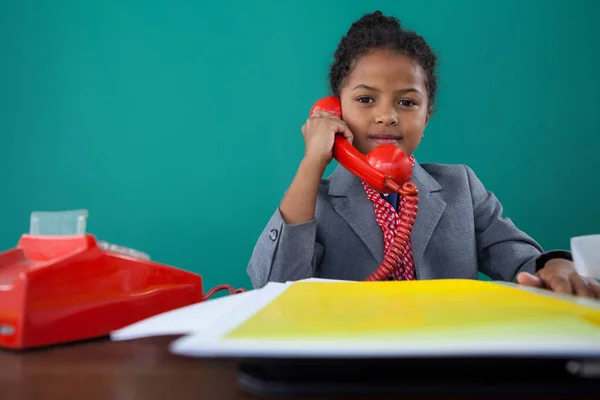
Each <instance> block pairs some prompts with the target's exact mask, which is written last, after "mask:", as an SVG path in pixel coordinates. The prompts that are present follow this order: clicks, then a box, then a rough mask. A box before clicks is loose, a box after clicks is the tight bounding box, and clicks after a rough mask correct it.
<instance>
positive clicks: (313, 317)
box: [171, 280, 600, 357]
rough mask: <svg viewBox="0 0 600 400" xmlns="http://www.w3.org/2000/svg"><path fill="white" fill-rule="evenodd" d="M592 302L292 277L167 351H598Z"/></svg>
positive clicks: (508, 291)
mask: <svg viewBox="0 0 600 400" xmlns="http://www.w3.org/2000/svg"><path fill="white" fill-rule="evenodd" d="M248 303H253V304H248ZM594 304H595V303H594V302H590V305H583V304H580V303H577V302H573V301H568V300H565V299H563V298H560V297H553V296H546V295H541V294H538V293H534V292H530V291H524V290H521V289H520V288H518V287H510V286H507V285H501V284H497V283H494V282H483V281H474V280H434V281H412V282H370V283H367V282H296V283H293V284H291V283H289V284H286V285H284V286H280V287H278V290H276V291H271V292H270V293H269V292H268V291H263V292H262V297H261V298H260V299H258V298H257V300H256V303H255V301H254V300H253V299H250V301H247V302H246V303H245V304H244V306H243V307H241V308H239V309H237V310H233V311H232V312H230V313H228V314H227V318H225V319H221V320H220V322H219V324H214V325H213V326H212V327H211V328H210V329H209V330H205V331H203V332H202V333H196V334H192V335H190V336H187V337H185V338H182V339H179V340H177V341H175V342H174V343H173V344H172V346H171V350H172V351H173V352H174V353H176V354H182V355H190V356H213V357H214V356H235V357H249V356H252V357H328V356H335V357H339V356H343V357H363V356H364V357H374V356H379V357H381V356H383V357H389V356H407V355H410V356H421V355H436V356H448V355H482V354H483V355H548V356H559V355H567V356H599V357H600V308H599V307H597V306H594Z"/></svg>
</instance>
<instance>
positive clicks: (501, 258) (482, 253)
mask: <svg viewBox="0 0 600 400" xmlns="http://www.w3.org/2000/svg"><path fill="white" fill-rule="evenodd" d="M465 168H466V170H467V177H468V180H469V186H470V190H471V198H472V201H473V214H474V221H475V237H476V241H477V259H478V268H479V270H480V271H481V272H483V273H484V274H486V275H488V276H489V277H490V278H492V279H495V280H503V281H516V277H517V274H518V273H519V272H530V273H535V272H536V260H537V259H538V258H539V257H540V256H541V255H542V254H544V253H543V250H542V248H541V246H540V245H539V244H538V243H537V242H536V241H535V240H533V239H532V238H531V237H529V236H528V235H527V234H526V233H525V232H523V231H521V230H519V229H518V228H517V227H516V226H515V225H514V224H513V222H512V221H511V220H510V219H508V218H505V217H503V215H502V205H501V204H500V202H499V201H498V199H497V198H496V196H495V195H494V194H493V193H491V192H489V191H487V190H486V189H485V187H484V186H483V184H482V183H481V181H480V180H479V179H478V178H477V176H476V175H475V173H474V172H473V171H472V170H471V169H470V168H469V167H467V166H465Z"/></svg>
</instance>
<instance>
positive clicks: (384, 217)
mask: <svg viewBox="0 0 600 400" xmlns="http://www.w3.org/2000/svg"><path fill="white" fill-rule="evenodd" d="M410 164H411V165H412V166H414V165H415V158H414V157H413V156H410ZM362 184H363V187H364V188H365V192H366V193H367V197H368V198H369V200H371V201H372V202H373V205H374V206H375V216H376V217H377V224H379V226H380V227H381V230H382V232H383V244H384V249H383V250H384V252H385V254H387V252H388V251H389V248H390V245H391V244H392V242H393V241H394V237H395V236H396V229H397V227H398V224H399V222H400V212H402V208H403V207H404V202H405V199H404V196H402V195H400V194H398V197H399V199H400V207H399V210H398V212H396V210H394V207H393V206H392V205H391V204H390V203H389V202H388V201H387V200H385V199H383V198H382V197H381V194H380V193H379V192H377V191H376V190H375V189H373V188H372V187H371V186H369V185H368V184H367V183H366V182H365V181H362ZM392 278H393V279H394V280H398V281H399V280H405V281H411V280H414V279H415V264H414V261H413V256H412V247H411V245H410V241H409V242H408V245H407V246H406V248H405V249H404V254H403V255H402V257H401V258H400V260H399V261H398V265H397V266H396V268H395V269H394V272H393V273H392Z"/></svg>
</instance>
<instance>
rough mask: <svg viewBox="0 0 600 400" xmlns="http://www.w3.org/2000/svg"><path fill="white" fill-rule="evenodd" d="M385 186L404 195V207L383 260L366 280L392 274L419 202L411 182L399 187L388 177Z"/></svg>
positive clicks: (383, 279)
mask: <svg viewBox="0 0 600 400" xmlns="http://www.w3.org/2000/svg"><path fill="white" fill-rule="evenodd" d="M386 186H387V187H388V188H390V189H392V190H393V191H395V192H396V193H398V194H400V195H402V196H404V200H405V202H404V207H403V208H402V211H401V212H400V226H398V231H397V232H396V237H394V241H393V242H392V244H391V246H390V249H389V250H388V253H387V254H386V255H385V257H384V258H383V262H382V263H381V265H380V266H379V267H378V268H377V270H375V272H373V273H372V274H371V275H370V276H369V277H368V278H367V279H365V280H366V281H385V280H387V279H388V278H389V277H390V275H392V272H393V271H394V268H395V267H396V265H398V260H400V257H402V254H404V249H405V248H406V246H408V241H409V240H410V233H411V231H412V228H413V225H414V224H415V218H416V216H417V210H418V207H417V204H418V203H419V199H418V197H417V196H418V194H419V191H418V190H417V185H415V184H414V183H413V182H405V183H404V184H403V185H402V187H400V186H399V185H398V184H397V183H396V182H394V181H392V180H391V179H389V180H388V181H387V182H386Z"/></svg>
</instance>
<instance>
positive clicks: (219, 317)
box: [110, 282, 287, 341]
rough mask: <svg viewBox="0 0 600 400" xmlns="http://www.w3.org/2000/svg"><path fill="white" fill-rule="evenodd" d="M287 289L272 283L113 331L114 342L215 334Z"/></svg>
mask: <svg viewBox="0 0 600 400" xmlns="http://www.w3.org/2000/svg"><path fill="white" fill-rule="evenodd" d="M285 287H287V284H283V283H274V282H271V283H269V284H268V285H266V286H265V287H264V288H262V289H257V290H250V291H247V292H243V293H238V294H236V295H233V296H227V297H221V298H218V299H214V300H208V301H204V302H201V303H197V304H192V305H190V306H186V307H182V308H178V309H176V310H172V311H168V312H166V313H162V314H159V315H155V316H153V317H150V318H147V319H145V320H142V321H139V322H137V323H135V324H132V325H129V326H126V327H125V328H122V329H119V330H116V331H113V332H111V334H110V338H111V340H113V341H121V340H131V339H137V338H142V337H150V336H164V335H182V334H190V333H198V334H201V333H203V332H212V327H213V326H214V325H218V324H219V323H220V321H223V320H225V321H226V319H227V318H229V316H230V315H231V314H236V310H238V312H239V310H243V311H244V312H245V313H250V312H252V310H254V309H255V308H256V307H258V309H260V308H262V307H263V306H264V305H266V303H265V301H267V302H268V300H269V299H273V298H275V297H276V296H277V295H278V294H279V293H281V292H282V290H283V289H284V288H285ZM253 305H254V306H253ZM249 306H250V307H249ZM258 309H257V310H258ZM244 315H246V314H244ZM250 316H251V314H248V315H247V317H246V318H249V317H250Z"/></svg>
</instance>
